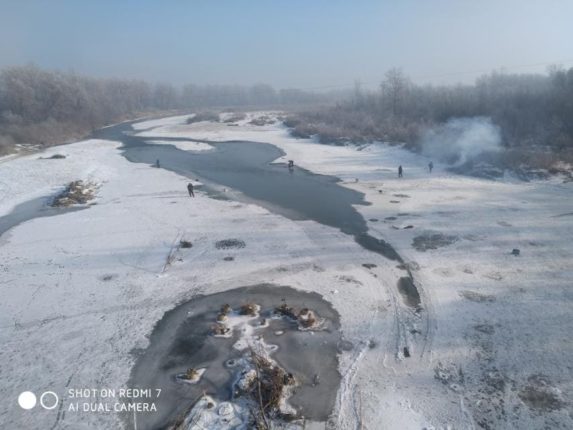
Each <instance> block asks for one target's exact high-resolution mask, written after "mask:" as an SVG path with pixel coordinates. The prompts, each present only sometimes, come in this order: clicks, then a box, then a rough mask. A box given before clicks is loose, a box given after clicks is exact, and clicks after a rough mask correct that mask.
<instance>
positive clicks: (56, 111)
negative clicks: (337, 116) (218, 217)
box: [0, 66, 333, 153]
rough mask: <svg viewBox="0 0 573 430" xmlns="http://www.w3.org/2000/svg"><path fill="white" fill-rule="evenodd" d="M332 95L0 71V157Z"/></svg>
mask: <svg viewBox="0 0 573 430" xmlns="http://www.w3.org/2000/svg"><path fill="white" fill-rule="evenodd" d="M332 97H333V96H332V95H326V94H314V93H307V92H304V91H299V90H281V91H276V90H275V89H273V88H272V87H270V86H268V85H262V84H261V85H255V86H252V87H241V86H197V85H187V86H184V87H183V88H176V87H174V86H172V85H168V84H150V83H147V82H144V81H136V80H119V79H94V78H89V77H84V76H78V75H76V74H73V73H60V72H50V71H45V70H41V69H39V68H37V67H34V66H26V67H12V68H7V69H4V70H2V71H1V72H0V153H6V152H10V151H11V150H12V149H13V148H14V146H15V145H16V144H43V145H50V144H54V143H61V142H63V141H67V140H72V139H77V138H80V137H82V136H85V135H86V134H87V133H89V132H90V131H91V130H94V129H96V128H99V127H102V126H104V125H107V124H111V123H114V122H118V121H121V120H125V119H128V118H132V117H136V116H138V115H142V114H147V113H153V112H160V111H162V112H164V111H170V110H192V109H202V108H240V107H257V108H261V107H280V106H284V105H288V106H293V105H305V104H306V105H308V104H311V103H319V102H328V101H332V100H333V98H332Z"/></svg>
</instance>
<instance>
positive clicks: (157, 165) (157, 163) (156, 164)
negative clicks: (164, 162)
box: [155, 158, 161, 169]
mask: <svg viewBox="0 0 573 430" xmlns="http://www.w3.org/2000/svg"><path fill="white" fill-rule="evenodd" d="M155 167H157V168H158V169H159V167H161V166H160V165H159V158H158V159H157V160H155Z"/></svg>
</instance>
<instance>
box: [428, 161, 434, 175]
mask: <svg viewBox="0 0 573 430" xmlns="http://www.w3.org/2000/svg"><path fill="white" fill-rule="evenodd" d="M433 169H434V163H433V162H432V161H430V164H428V170H429V171H430V173H432V170H433Z"/></svg>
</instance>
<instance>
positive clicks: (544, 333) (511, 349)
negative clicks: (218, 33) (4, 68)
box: [0, 116, 573, 429]
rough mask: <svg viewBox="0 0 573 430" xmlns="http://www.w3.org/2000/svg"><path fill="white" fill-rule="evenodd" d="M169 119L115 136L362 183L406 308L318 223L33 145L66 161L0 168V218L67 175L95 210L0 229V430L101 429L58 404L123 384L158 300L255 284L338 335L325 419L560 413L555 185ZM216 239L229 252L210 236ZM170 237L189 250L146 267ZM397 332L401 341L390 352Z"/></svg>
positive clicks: (93, 154)
mask: <svg viewBox="0 0 573 430" xmlns="http://www.w3.org/2000/svg"><path fill="white" fill-rule="evenodd" d="M185 119H186V117H184V116H182V117H177V118H166V119H163V120H154V121H146V122H142V123H140V124H138V125H137V126H136V127H135V128H136V129H137V130H139V131H140V133H139V134H140V135H145V136H149V138H150V140H161V138H165V137H188V138H193V139H204V140H212V141H217V140H220V141H227V140H253V141H261V142H269V143H272V144H275V145H277V146H279V147H280V148H281V149H282V150H283V151H285V153H286V155H285V157H283V158H284V159H283V160H282V161H283V162H284V160H288V159H292V160H294V161H295V163H296V165H299V166H302V167H304V168H307V169H308V170H311V171H313V172H316V173H324V174H332V175H336V176H338V177H340V178H342V180H343V181H344V184H345V186H348V187H351V188H353V189H356V190H358V191H361V192H363V193H365V196H366V200H368V201H370V202H371V203H372V205H371V206H360V207H357V209H358V210H359V211H360V212H361V213H362V214H363V216H364V217H365V219H367V220H370V221H369V227H370V230H371V234H373V235H375V236H378V237H380V238H384V239H385V240H388V241H389V242H390V243H392V244H393V245H394V246H395V247H396V249H397V251H398V252H399V253H400V255H401V256H402V257H403V258H404V259H405V260H406V262H407V263H409V267H410V268H411V269H412V273H413V275H414V278H415V280H416V281H417V285H418V286H419V287H420V288H421V291H420V293H421V298H422V303H423V307H424V312H423V313H422V316H423V318H422V319H420V321H418V322H417V323H416V325H415V326H411V325H407V324H404V323H403V322H404V321H406V320H407V321H410V322H411V319H409V318H408V315H409V313H412V312H413V311H412V310H411V309H408V308H407V307H404V306H403V305H401V301H400V293H399V291H398V289H397V286H396V280H397V279H398V278H399V277H400V276H402V274H403V270H401V269H399V268H397V267H396V263H395V262H391V261H389V260H386V259H384V258H383V257H381V256H380V255H378V254H374V253H372V252H368V251H366V250H364V249H363V248H361V247H360V246H359V245H358V244H356V243H355V242H354V240H353V239H352V237H349V236H347V235H344V234H342V233H340V232H339V231H337V230H335V229H332V228H329V227H325V226H322V225H318V224H316V223H314V222H310V221H305V222H295V221H290V220H288V219H285V218H283V217H281V216H278V215H275V214H272V213H270V212H268V211H267V210H265V209H262V208H260V207H258V206H256V205H251V204H245V203H240V202H236V201H221V200H215V199H211V198H208V197H207V196H206V195H205V194H203V193H201V191H200V189H199V192H198V193H197V197H196V198H195V199H191V198H189V196H188V195H187V191H186V188H185V186H186V183H187V182H188V179H187V178H184V177H181V176H178V175H176V174H173V173H170V172H166V171H164V170H162V169H155V168H152V167H149V166H146V165H143V164H133V163H130V162H128V161H127V160H125V159H124V158H123V157H122V156H121V154H120V152H119V151H118V149H117V143H114V142H110V141H94V140H92V141H85V142H80V143H76V144H72V145H67V146H64V147H58V148H53V149H51V150H49V152H48V153H46V156H49V155H51V154H52V153H56V152H58V153H65V154H66V155H67V158H65V159H60V160H38V156H37V155H35V156H28V157H22V158H18V159H14V160H10V161H6V162H5V163H3V164H2V168H1V170H0V198H1V200H0V214H2V215H4V214H6V213H8V212H9V211H10V210H11V208H13V207H14V206H15V205H17V204H18V203H21V202H23V201H26V200H29V199H32V198H34V197H38V196H40V195H47V194H51V193H53V192H55V191H57V190H58V189H59V188H60V187H63V186H64V185H66V184H67V183H68V182H71V181H73V180H76V179H82V180H89V181H90V182H97V183H99V184H100V187H99V190H98V195H97V199H96V203H97V204H96V205H94V206H92V207H90V208H89V209H86V210H84V211H80V212H73V213H67V214H64V215H59V216H54V217H49V218H41V219H34V220H31V221H29V222H26V223H24V224H22V225H20V226H17V227H15V228H13V229H12V230H10V231H8V232H7V233H5V234H4V235H2V236H1V237H0V268H1V271H0V277H1V279H2V282H1V283H0V284H1V285H0V293H1V294H2V298H3V299H2V301H1V302H0V326H1V327H2V330H1V334H0V336H1V339H2V345H3V347H2V350H1V351H0V368H1V369H2V372H0V394H1V398H2V401H1V402H2V403H1V409H0V423H1V424H2V426H3V427H6V428H26V429H28V428H30V429H36V428H38V429H40V428H41V429H44V428H46V427H49V428H52V426H54V428H56V429H58V428H74V429H77V428H86V429H87V428H115V427H118V426H119V425H120V424H121V421H120V419H119V416H118V415H116V414H106V413H82V412H73V411H67V408H68V407H69V405H70V403H72V401H71V400H70V399H69V398H67V397H66V395H65V393H66V390H67V389H69V388H115V389H120V388H124V387H125V386H126V384H127V382H128V378H129V373H130V370H131V366H132V365H133V362H134V358H133V355H132V354H131V352H132V351H133V350H137V349H141V348H145V347H146V346H147V342H148V341H147V337H146V336H148V335H149V333H150V332H151V330H152V328H153V326H154V324H155V322H156V321H158V320H159V319H161V317H162V315H163V314H164V313H165V312H166V311H168V310H170V309H172V308H173V307H174V306H175V305H176V304H177V303H180V302H181V301H183V300H186V299H189V298H191V297H193V295H195V294H197V293H204V294H208V293H212V292H219V291H224V290H227V289H230V288H235V287H239V286H244V285H252V284H258V283H261V282H266V283H276V284H279V285H289V286H291V287H294V288H298V289H302V290H307V291H316V292H318V293H320V294H322V295H324V297H325V298H326V299H327V300H328V301H330V302H332V304H333V305H334V307H335V309H337V311H338V312H339V313H340V316H341V325H342V327H341V328H342V332H343V334H344V338H345V339H346V340H348V341H349V342H351V347H349V348H345V351H344V352H342V353H341V357H340V371H341V374H342V378H343V379H342V380H343V382H342V386H341V388H340V391H339V393H338V401H337V407H336V411H335V414H336V418H335V420H334V423H335V426H334V427H335V428H341V429H353V428H361V426H362V427H363V428H388V429H393V428H400V429H410V428H411V429H420V428H424V427H427V428H432V427H433V428H447V427H448V426H450V427H451V428H480V426H481V427H484V428H542V427H543V426H544V425H547V426H559V425H563V426H565V427H569V426H571V425H572V423H573V418H572V417H571V415H572V412H571V411H572V406H571V403H570V401H569V400H568V399H570V398H571V397H572V394H573V385H572V384H573V370H571V368H570V366H568V357H571V356H573V345H572V343H571V341H570V340H569V333H570V332H571V330H573V315H572V313H573V310H572V306H571V300H572V298H571V297H572V296H571V282H570V280H571V278H573V243H572V241H571V237H572V236H573V224H572V223H573V215H572V214H573V204H572V203H571V200H570V198H569V196H570V194H571V189H572V187H573V186H572V185H571V184H560V183H557V182H532V183H519V182H512V181H509V180H508V181H503V182H491V181H483V180H477V179H471V178H465V177H460V176H455V175H451V174H446V173H444V172H443V171H442V170H441V169H440V166H437V168H436V170H435V171H434V173H433V174H432V175H431V176H430V175H429V174H428V173H427V172H426V169H425V168H426V164H427V162H428V160H426V159H424V158H421V157H418V156H416V155H414V154H410V153H408V152H405V151H402V150H401V149H399V148H390V147H387V146H385V145H382V144H376V145H370V146H366V147H362V148H355V147H333V146H324V145H317V144H315V143H313V142H311V141H308V140H297V139H293V138H291V137H289V136H288V134H287V132H286V130H285V129H284V128H282V127H281V126H279V125H277V124H275V125H265V126H255V125H251V124H249V121H250V119H252V117H251V116H249V117H247V119H245V120H243V121H240V122H239V123H237V124H236V125H233V126H229V125H226V124H224V123H218V124H215V123H204V122H198V123H195V124H191V125H187V124H185ZM152 138H153V139H152ZM166 143H167V142H166ZM195 145H196V144H192V145H191V149H193V148H195V149H197V150H198V149H200V148H199V147H198V146H195ZM201 149H206V148H201ZM399 164H402V165H403V166H404V169H405V177H404V178H403V179H402V180H398V179H397V178H396V177H395V176H396V175H395V171H396V167H397V166H398V165H399ZM410 226H412V227H410ZM230 238H234V239H239V240H242V241H244V242H245V244H246V246H245V247H244V248H241V249H235V250H220V249H217V248H216V247H215V242H216V241H219V240H224V239H230ZM180 239H186V240H189V241H191V242H192V244H193V246H192V248H190V249H181V250H179V251H177V253H176V255H175V258H173V259H171V260H172V262H171V264H169V265H167V266H166V260H167V258H168V256H169V255H170V254H171V251H172V248H173V244H174V243H177V241H178V240H180ZM413 244H415V245H416V246H413ZM433 246H436V247H437V249H427V248H428V247H433ZM513 248H518V249H519V250H520V255H519V256H517V257H516V256H513V255H511V251H512V249H513ZM225 257H234V260H233V261H225V260H224V258H225ZM363 264H366V265H368V267H364V266H363ZM370 265H375V266H370ZM416 330H417V331H419V332H420V333H410V332H409V331H416ZM411 339H416V340H415V341H412V340H411ZM403 341H406V343H407V344H408V345H409V349H408V351H404V350H401V349H400V350H399V349H397V345H402V342H403ZM346 349H347V350H346ZM25 390H30V391H34V392H36V393H42V392H44V391H48V390H51V391H54V392H56V393H57V394H58V395H59V396H60V398H61V399H63V402H62V403H61V409H60V410H58V409H56V410H52V411H49V410H41V409H40V408H38V407H37V408H35V409H34V410H32V411H25V410H22V409H20V408H19V407H18V406H17V403H16V398H17V396H18V394H19V393H20V392H22V391H25ZM89 400H91V401H94V402H95V401H97V399H89ZM64 412H65V413H64ZM488 426H489V427H488Z"/></svg>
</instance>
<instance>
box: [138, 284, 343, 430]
mask: <svg viewBox="0 0 573 430" xmlns="http://www.w3.org/2000/svg"><path fill="white" fill-rule="evenodd" d="M246 303H255V304H257V305H259V306H260V308H261V310H260V316H259V317H257V318H254V319H253V320H252V321H249V324H250V325H252V326H253V327H258V326H260V322H261V320H265V321H266V324H268V325H267V326H265V327H260V328H256V329H255V334H256V336H257V337H258V336H262V338H264V341H265V343H267V344H269V345H275V346H276V347H278V348H277V349H276V351H275V352H273V353H272V358H273V359H274V360H275V361H276V362H277V363H278V364H279V365H280V366H281V367H282V368H284V369H285V370H286V371H287V372H290V373H292V374H293V375H294V377H295V378H296V380H297V381H298V385H297V386H296V388H295V390H294V394H293V395H292V397H290V399H289V403H290V404H291V405H292V406H293V407H294V408H295V409H296V410H297V412H298V413H299V414H301V415H302V416H304V417H305V418H307V419H310V420H313V421H326V419H327V418H328V416H329V414H330V413H331V412H332V409H333V407H334V402H335V399H336V393H337V391H338V386H339V384H340V375H339V373H338V359H337V352H338V351H339V348H340V347H343V346H344V344H345V343H343V342H341V334H340V331H339V329H340V323H339V316H338V313H337V312H336V311H335V310H334V309H333V308H332V306H331V305H330V304H329V303H328V302H326V301H325V300H324V299H322V297H321V296H320V295H319V294H316V293H306V292H302V291H298V290H294V289H292V288H289V287H284V286H276V285H256V286H250V287H242V288H237V289H234V290H230V291H226V292H222V293H217V294H211V295H207V296H199V297H197V298H194V299H192V300H190V301H188V302H186V303H183V304H181V305H179V306H177V307H176V308H174V309H173V310H171V311H169V312H167V313H166V314H165V316H164V317H163V318H162V319H161V320H160V321H159V322H158V323H157V325H156V326H155V329H154V331H153V333H152V334H151V336H150V345H149V347H148V348H147V349H146V350H145V351H144V352H142V353H141V354H140V355H138V358H137V362H136V365H135V367H134V368H133V370H132V374H131V381H130V386H131V387H140V388H145V387H153V388H154V389H155V388H161V389H162V391H161V396H160V397H159V399H157V401H156V402H155V403H156V406H157V412H153V413H139V414H138V415H137V428H138V429H142V430H144V429H158V428H165V427H166V426H167V425H168V424H169V423H171V422H172V421H173V420H174V419H175V418H177V417H179V416H181V415H182V414H184V413H186V412H187V411H188V409H189V408H190V406H192V405H193V404H194V403H195V402H196V401H197V400H198V399H199V398H200V397H201V395H202V394H203V393H207V394H209V395H211V396H213V397H215V398H217V399H218V400H221V401H231V400H233V392H232V385H233V381H234V380H235V379H236V378H237V373H238V372H239V370H238V369H236V368H234V366H233V365H232V363H233V362H236V361H238V360H239V359H240V358H241V356H243V354H245V351H239V350H237V349H236V348H235V347H233V345H235V343H236V342H237V340H238V339H239V333H237V332H236V331H234V332H233V336H232V337H228V338H224V337H215V336H213V333H212V326H213V324H214V323H215V322H216V320H217V315H218V313H219V312H220V309H221V308H222V307H223V306H224V305H225V304H228V305H230V306H231V308H232V309H234V310H236V309H239V308H240V306H242V305H244V304H246ZM282 304H288V306H289V307H292V308H293V309H296V310H300V309H303V308H309V309H311V310H312V311H313V312H315V313H316V315H317V316H318V317H319V318H321V319H323V320H324V323H323V325H322V326H321V328H320V329H319V330H313V331H301V330H299V329H298V325H297V323H296V322H294V321H292V320H289V319H287V318H276V317H274V318H273V310H274V309H275V308H276V307H279V306H281V305H282ZM246 353H247V354H248V351H247V352H246ZM190 367H191V368H196V369H200V368H206V371H205V373H204V374H203V375H202V377H201V379H200V380H199V382H198V383H196V384H188V383H185V382H182V381H180V380H178V379H177V378H176V376H177V375H178V374H182V373H185V371H186V369H188V368H190ZM128 419H131V417H129V418H128Z"/></svg>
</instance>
